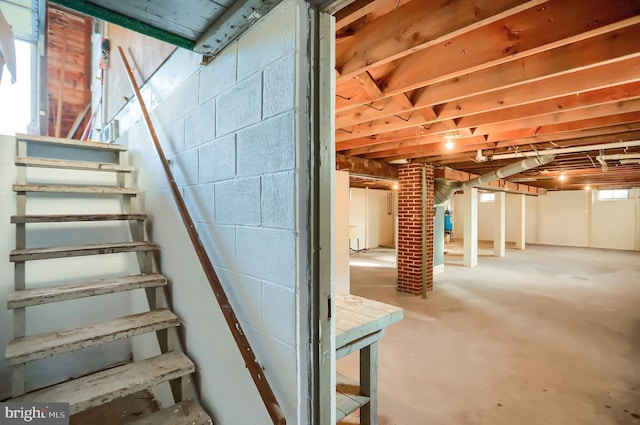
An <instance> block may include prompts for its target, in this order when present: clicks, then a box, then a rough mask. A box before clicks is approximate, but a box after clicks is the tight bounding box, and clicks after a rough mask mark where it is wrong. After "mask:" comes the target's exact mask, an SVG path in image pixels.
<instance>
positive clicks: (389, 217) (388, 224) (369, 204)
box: [349, 187, 397, 249]
mask: <svg viewBox="0 0 640 425" xmlns="http://www.w3.org/2000/svg"><path fill="white" fill-rule="evenodd" d="M388 193H392V192H390V191H387V190H377V189H361V188H355V187H354V188H351V200H350V202H349V225H350V226H357V227H358V231H359V235H360V249H363V248H367V249H370V248H377V247H379V246H395V243H394V241H395V216H396V211H397V208H396V206H395V204H396V200H395V199H393V198H392V199H391V204H392V208H391V214H388V209H387V196H388V195H387V194H388ZM392 196H393V195H392ZM351 248H352V249H356V248H357V241H356V240H355V239H352V240H351Z"/></svg>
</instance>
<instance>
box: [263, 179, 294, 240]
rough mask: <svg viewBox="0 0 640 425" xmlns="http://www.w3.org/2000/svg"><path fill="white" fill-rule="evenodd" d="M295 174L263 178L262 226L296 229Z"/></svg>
mask: <svg viewBox="0 0 640 425" xmlns="http://www.w3.org/2000/svg"><path fill="white" fill-rule="evenodd" d="M294 189H295V173H294V172H288V173H279V174H269V175H266V176H263V177H262V225H263V226H265V227H280V228H284V229H292V230H293V229H294V227H295V214H294V213H295V205H294V201H295V192H294Z"/></svg>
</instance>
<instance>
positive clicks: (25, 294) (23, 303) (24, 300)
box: [7, 273, 167, 309]
mask: <svg viewBox="0 0 640 425" xmlns="http://www.w3.org/2000/svg"><path fill="white" fill-rule="evenodd" d="M166 284H167V278H165V277H164V276H162V275H160V274H157V273H149V274H139V275H132V276H123V277H117V278H110V279H100V280H96V281H91V282H83V283H75V284H70V285H58V286H49V287H45V288H34V289H25V290H23V291H15V292H11V293H9V296H8V297H7V307H8V308H10V309H13V308H22V307H29V306H34V305H41V304H49V303H54V302H59V301H67V300H74V299H77V298H85V297H92V296H95V295H104V294H112V293H115V292H124V291H131V290H134V289H140V288H151V287H156V286H164V285H166Z"/></svg>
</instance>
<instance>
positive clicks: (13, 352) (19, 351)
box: [5, 309, 180, 366]
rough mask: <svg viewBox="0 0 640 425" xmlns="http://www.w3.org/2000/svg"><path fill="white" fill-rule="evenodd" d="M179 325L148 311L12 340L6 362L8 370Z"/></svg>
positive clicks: (174, 319) (159, 312) (172, 316)
mask: <svg viewBox="0 0 640 425" xmlns="http://www.w3.org/2000/svg"><path fill="white" fill-rule="evenodd" d="M179 325H180V321H179V319H178V317H177V316H176V315H175V314H173V313H172V312H171V311H170V310H168V309H160V310H151V311H148V312H145V313H139V314H132V315H130V316H124V317H119V318H117V319H114V320H110V321H108V322H103V323H96V324H92V325H87V326H80V327H77V328H72V329H64V330H59V331H53V332H46V333H41V334H37V335H31V336H27V337H23V338H18V339H13V340H11V341H9V344H7V349H6V350H5V360H6V362H7V364H8V365H9V366H15V365H17V364H20V363H26V362H30V361H33V360H38V359H43V358H45V357H51V356H54V355H57V354H62V353H68V352H70V351H75V350H79V349H81V348H87V347H93V346H96V345H100V344H104V343H107V342H111V341H116V340H119V339H124V338H129V337H132V336H135V335H140V334H143V333H148V332H154V331H157V330H160V329H167V328H170V327H174V326H179Z"/></svg>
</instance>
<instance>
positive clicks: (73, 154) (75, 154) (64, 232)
mask: <svg viewBox="0 0 640 425" xmlns="http://www.w3.org/2000/svg"><path fill="white" fill-rule="evenodd" d="M15 147H16V143H15V138H13V137H9V136H0V300H2V308H0V351H1V352H3V353H4V350H5V348H6V345H7V343H8V342H9V340H10V339H11V338H12V337H13V319H12V316H13V315H12V312H11V311H9V310H7V309H6V304H5V300H6V298H7V295H8V294H9V292H11V291H13V289H14V274H13V268H14V266H13V263H9V252H10V251H11V250H12V249H14V248H15V228H14V227H15V226H14V225H12V224H10V221H9V219H10V216H11V215H14V214H15V213H16V195H15V193H14V192H12V190H11V186H12V185H13V184H14V183H15V182H16V175H17V174H16V168H15V166H14V165H13V159H14V157H15ZM29 152H30V154H32V155H34V156H49V157H57V158H63V157H67V158H72V159H77V160H82V159H85V160H96V159H94V158H93V157H92V155H93V153H90V152H88V151H85V150H73V151H72V150H69V149H60V148H45V147H38V146H34V145H31V146H30V148H29ZM27 181H28V182H31V183H38V182H40V183H62V184H64V183H68V184H72V183H75V184H92V183H93V184H104V185H109V184H110V185H113V184H115V176H114V175H113V174H112V173H88V172H83V171H56V170H51V169H35V168H34V169H28V170H27ZM119 212H122V207H121V203H120V199H119V197H109V196H107V197H104V196H86V195H84V196H80V195H78V196H74V195H51V194H31V195H28V198H27V214H65V213H66V214H73V213H76V214H82V213H87V214H90V213H94V214H95V213H119ZM128 240H130V235H129V230H128V228H127V227H126V224H125V223H122V222H116V223H48V224H33V225H27V247H28V248H32V247H38V246H64V245H78V244H87V243H109V242H123V241H128ZM136 264H137V263H136V260H135V256H134V254H113V255H99V256H91V257H76V258H64V259H55V260H39V261H31V262H28V263H27V266H26V269H27V278H26V280H27V287H28V288H37V287H43V286H52V285H59V284H66V283H77V282H82V281H87V280H95V279H100V278H105V277H112V276H121V275H127V274H130V273H132V272H136V271H135V270H134V269H135V268H136V266H135V265H136ZM129 299H130V298H129V296H128V295H127V294H110V295H103V296H100V297H92V298H88V299H79V300H72V301H66V302H63V303H54V304H47V305H43V306H37V307H29V308H28V309H27V333H28V334H35V333H41V332H48V331H53V330H59V329H66V328H71V327H76V326H81V325H84V324H89V323H96V322H101V321H106V320H109V319H113V318H115V317H119V316H124V315H126V314H129V311H130V301H129ZM130 356H131V346H130V343H129V342H128V341H119V342H114V343H110V344H106V345H102V346H100V347H93V348H88V349H83V350H80V351H76V352H72V353H67V354H64V355H61V356H56V357H52V358H48V359H43V360H38V361H35V362H31V363H29V364H28V365H27V389H28V390H31V389H35V388H40V387H43V386H47V385H51V384H53V383H57V382H61V381H64V380H67V379H69V378H71V377H74V376H79V375H84V374H87V373H90V372H93V371H95V370H99V369H102V368H104V367H106V366H110V365H115V364H118V363H121V362H124V361H126V360H128V359H129V358H130ZM10 377H11V371H10V369H9V368H7V367H6V365H5V364H4V356H1V357H0V399H4V398H7V397H9V396H10V389H11V379H10Z"/></svg>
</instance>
